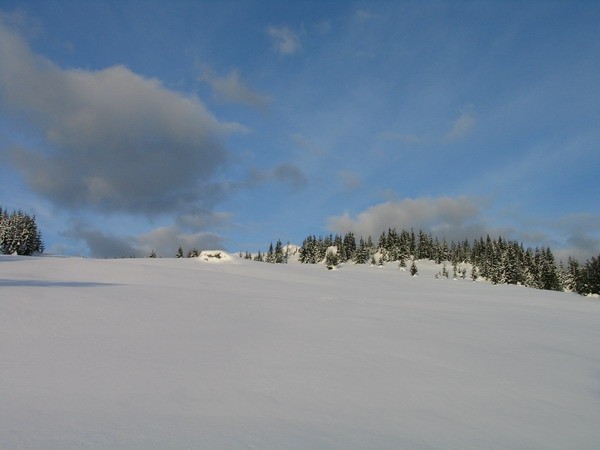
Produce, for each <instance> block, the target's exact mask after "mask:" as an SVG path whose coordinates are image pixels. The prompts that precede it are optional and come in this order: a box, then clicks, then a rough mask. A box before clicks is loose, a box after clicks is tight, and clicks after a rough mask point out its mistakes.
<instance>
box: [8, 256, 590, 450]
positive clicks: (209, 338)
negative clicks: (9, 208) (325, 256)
mask: <svg viewBox="0 0 600 450" xmlns="http://www.w3.org/2000/svg"><path fill="white" fill-rule="evenodd" d="M224 259H227V258H224ZM232 262H233V263H234V264H231V263H230V264H219V263H217V264H215V263H214V260H212V259H211V262H210V263H207V262H204V261H202V260H201V259H200V258H198V259H131V260H126V259H124V260H91V259H79V258H58V257H41V258H26V257H0V381H1V382H0V448H7V449H10V448H19V449H22V448H45V449H69V448H117V449H120V448H122V449H131V448H145V449H147V448H156V449H163V448H206V449H219V448H223V449H232V448H260V449H269V448H273V449H275V448H278V449H280V448H297V449H306V448H324V449H325V448H326V449H342V448H343V449H348V448H378V449H384V448H557V449H558V448H578V449H582V448H597V447H599V446H600V433H599V432H598V424H600V389H599V385H600V346H599V345H598V343H599V342H600V303H599V302H598V301H597V300H596V299H588V298H584V297H579V296H577V295H575V294H565V293H556V292H549V291H537V290H533V289H527V288H522V287H517V286H491V285H489V284H487V283H472V282H470V281H469V280H452V279H450V280H448V279H438V280H436V279H434V278H433V275H434V273H437V271H438V270H439V267H438V266H435V265H433V264H430V263H424V262H419V263H418V266H419V273H420V276H419V277H411V276H410V275H409V273H408V272H400V271H398V270H397V266H396V265H394V264H389V265H385V266H384V267H382V268H378V267H369V266H354V265H344V266H342V267H340V269H339V270H336V271H327V270H326V269H325V268H324V266H322V265H318V266H313V265H300V264H287V265H271V264H266V263H256V262H251V261H246V260H241V259H237V258H234V259H233V260H232Z"/></svg>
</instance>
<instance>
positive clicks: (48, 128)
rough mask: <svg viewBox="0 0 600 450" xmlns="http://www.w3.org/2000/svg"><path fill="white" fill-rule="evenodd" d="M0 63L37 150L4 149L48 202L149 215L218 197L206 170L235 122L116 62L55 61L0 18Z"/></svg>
mask: <svg viewBox="0 0 600 450" xmlns="http://www.w3.org/2000/svg"><path fill="white" fill-rule="evenodd" d="M0 61H2V63H1V64H0V98H1V101H2V107H3V109H4V112H5V113H7V114H9V115H11V116H13V117H17V118H19V119H23V120H24V121H25V122H27V123H28V124H29V125H30V126H33V127H35V129H36V130H37V131H38V132H39V133H40V134H41V135H42V136H43V137H44V148H43V149H42V148H35V149H32V148H23V147H17V148H12V149H11V150H10V152H8V153H7V155H5V156H7V157H8V158H9V160H10V161H11V163H12V164H13V165H14V167H15V168H17V170H18V171H19V172H20V173H21V174H22V175H23V177H24V178H25V180H26V181H27V182H28V184H29V185H30V186H31V188H32V189H33V190H34V191H36V192H37V193H39V194H40V195H42V196H43V197H45V198H47V199H49V200H51V201H52V202H53V203H54V204H55V205H58V206H61V207H64V208H67V209H78V208H81V207H86V208H89V209H92V210H97V211H103V212H115V211H124V212H128V213H146V214H154V213H162V212H169V211H173V210H177V209H178V208H180V207H181V205H182V204H185V205H189V204H195V205H204V206H207V205H208V206H210V205H212V204H214V202H215V201H218V198H219V197H218V196H219V195H220V193H219V192H218V190H215V189H214V184H211V183H210V178H211V177H212V176H213V175H214V174H215V172H216V171H217V170H219V169H220V168H222V167H223V166H224V165H225V164H226V162H227V159H228V153H227V151H226V149H225V147H224V146H223V144H222V141H223V137H224V136H225V135H226V134H228V133H230V132H234V131H239V130H242V129H243V127H242V126H240V125H237V124H228V123H222V122H220V121H218V120H217V119H216V118H215V117H214V116H213V115H212V114H211V113H210V111H208V109H207V108H206V107H205V106H204V104H203V103H202V102H201V101H200V100H199V99H197V98H195V97H192V96H185V95H182V94H180V93H177V92H175V91H172V90H169V89H167V88H165V87H164V86H163V85H162V84H161V83H160V82H159V81H158V80H156V79H149V78H145V77H142V76H140V75H138V74H135V73H133V72H132V71H131V70H129V69H128V68H126V67H123V66H113V67H109V68H106V69H103V70H99V71H86V70H64V69H61V68H59V67H58V66H56V65H55V64H53V63H52V62H50V61H48V60H47V59H45V58H43V57H41V56H38V55H35V54H34V53H32V51H31V50H30V48H29V46H28V44H27V43H26V42H25V40H23V39H22V38H21V37H20V36H19V35H18V34H17V33H15V32H13V31H12V30H11V29H10V28H9V27H8V26H6V25H5V24H3V23H2V21H1V20H0Z"/></svg>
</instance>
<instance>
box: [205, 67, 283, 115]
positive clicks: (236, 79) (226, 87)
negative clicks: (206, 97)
mask: <svg viewBox="0 0 600 450" xmlns="http://www.w3.org/2000/svg"><path fill="white" fill-rule="evenodd" d="M200 79H201V80H203V81H206V82H207V83H208V84H210V86H211V87H212V88H213V90H214V91H215V93H216V94H217V97H218V98H219V99H220V100H222V101H225V102H231V103H241V104H244V105H248V106H252V107H255V108H266V107H267V106H268V105H269V103H270V102H271V99H270V98H269V97H268V96H266V95H262V94H259V93H257V92H255V91H253V90H252V89H250V88H249V87H248V86H247V85H246V84H245V83H244V82H243V81H242V79H241V77H240V73H239V71H238V70H232V71H231V72H229V74H227V75H226V76H225V77H218V76H215V75H214V74H212V72H211V71H210V70H207V71H206V72H205V74H204V75H203V76H202V77H200Z"/></svg>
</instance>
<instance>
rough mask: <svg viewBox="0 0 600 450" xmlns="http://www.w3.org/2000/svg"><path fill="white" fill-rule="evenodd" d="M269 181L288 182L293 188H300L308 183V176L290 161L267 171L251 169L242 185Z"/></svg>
mask: <svg viewBox="0 0 600 450" xmlns="http://www.w3.org/2000/svg"><path fill="white" fill-rule="evenodd" d="M269 181H271V182H272V181H275V182H277V183H283V184H288V185H289V186H291V187H293V188H294V189H300V188H303V187H305V186H306V185H307V184H308V177H307V176H306V174H305V173H304V172H303V171H302V170H301V169H300V168H299V167H298V166H296V165H294V164H290V163H283V164H280V165H278V166H277V167H275V168H274V169H272V170H269V171H265V170H259V169H254V170H252V171H251V173H250V176H249V178H248V180H247V181H246V183H244V185H248V186H254V185H258V184H262V183H265V182H269Z"/></svg>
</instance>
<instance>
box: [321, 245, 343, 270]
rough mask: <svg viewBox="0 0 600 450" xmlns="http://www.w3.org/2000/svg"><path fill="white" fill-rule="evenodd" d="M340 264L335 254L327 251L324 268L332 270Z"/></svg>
mask: <svg viewBox="0 0 600 450" xmlns="http://www.w3.org/2000/svg"><path fill="white" fill-rule="evenodd" d="M339 263H340V261H339V258H338V255H337V252H335V251H332V250H330V251H328V252H327V254H326V256H325V266H326V267H327V269H328V270H332V269H334V268H335V267H336V266H337V265H338V264H339Z"/></svg>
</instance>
